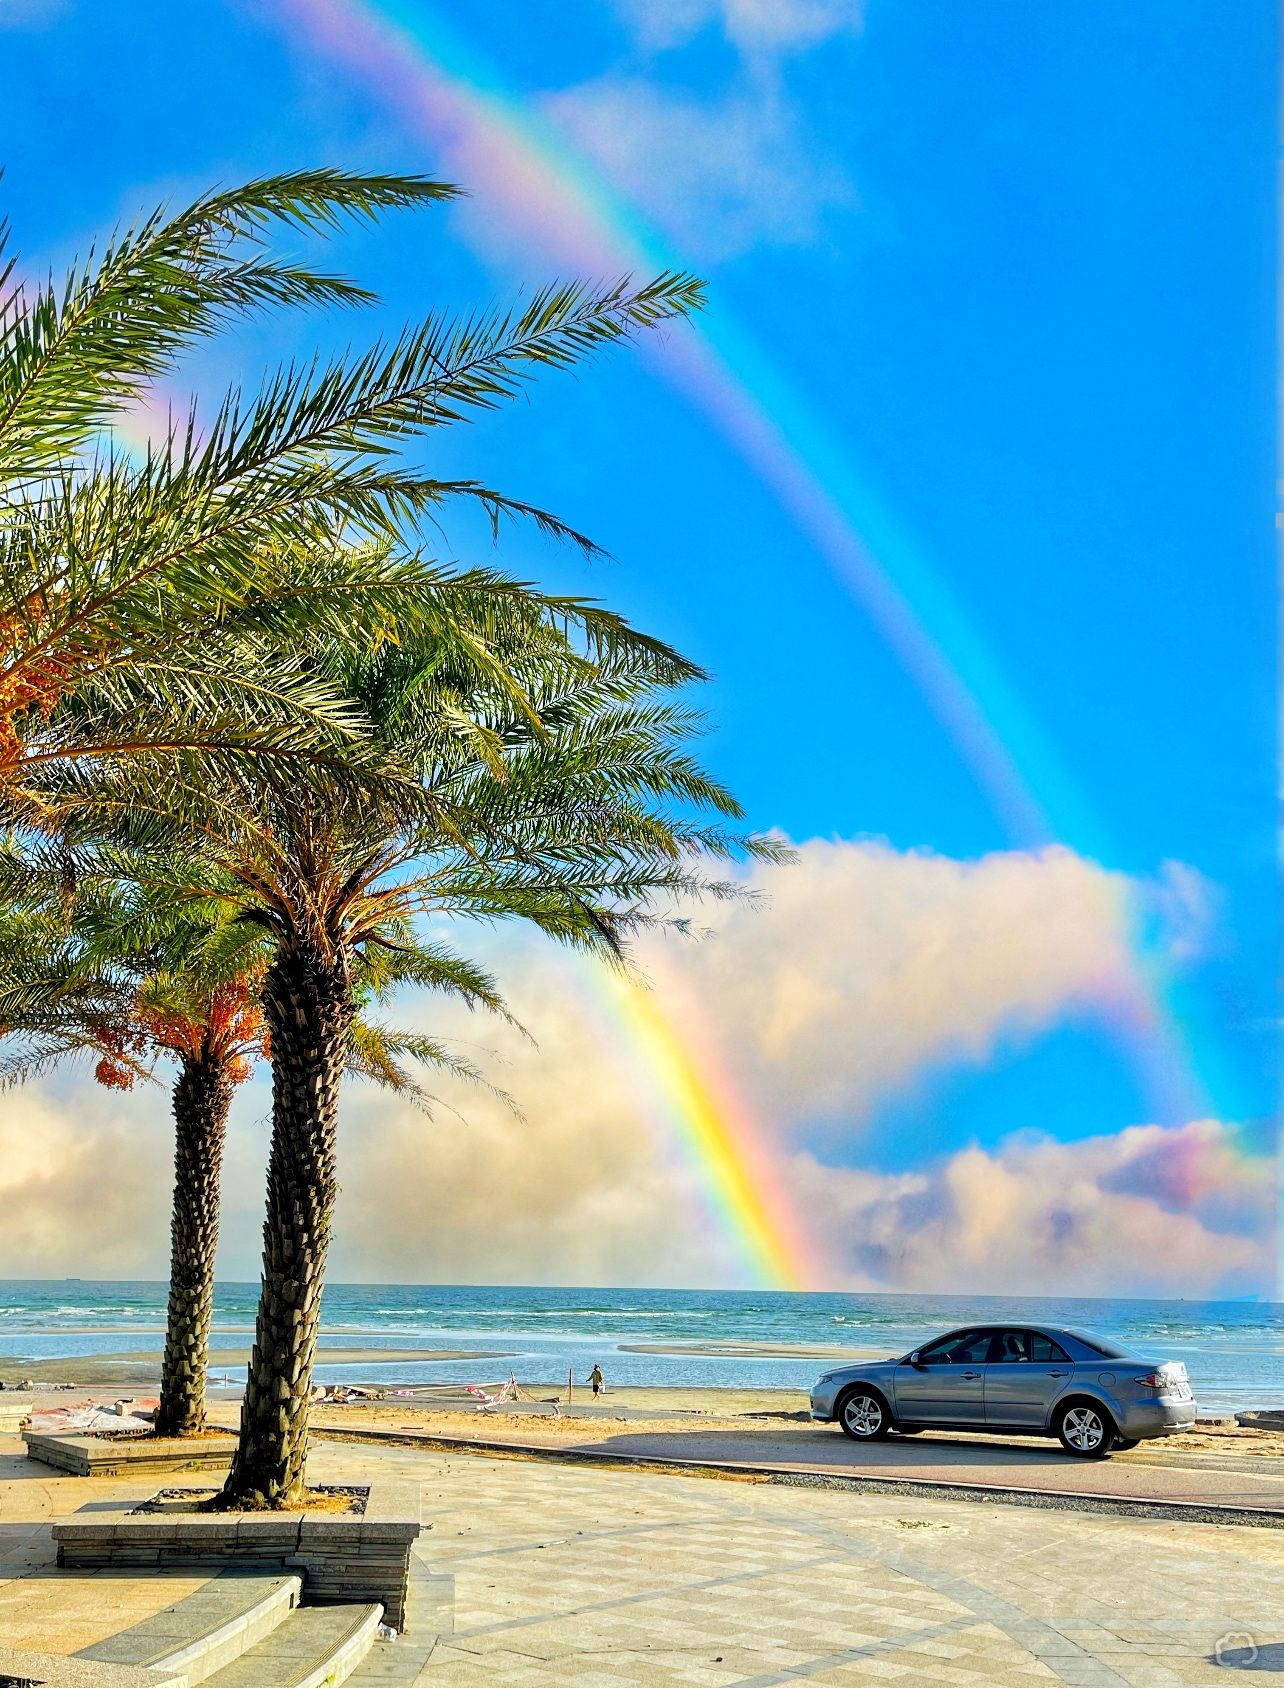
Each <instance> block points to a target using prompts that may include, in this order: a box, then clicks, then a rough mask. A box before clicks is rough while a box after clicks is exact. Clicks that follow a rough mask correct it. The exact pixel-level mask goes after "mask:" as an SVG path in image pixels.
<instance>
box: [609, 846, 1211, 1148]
mask: <svg viewBox="0 0 1284 1688" xmlns="http://www.w3.org/2000/svg"><path fill="white" fill-rule="evenodd" d="M1187 873H1188V879H1187V883H1186V895H1187V900H1188V902H1190V903H1191V904H1192V905H1193V902H1194V900H1195V899H1196V897H1197V895H1198V893H1197V890H1196V885H1197V876H1195V875H1194V874H1193V873H1191V872H1190V870H1187ZM1165 883H1166V882H1165ZM752 884H753V886H754V888H755V889H759V890H761V891H763V892H764V893H766V895H767V897H768V899H769V900H767V901H766V903H765V905H764V906H758V907H752V906H747V905H744V904H740V905H735V904H733V905H727V906H723V907H720V908H717V909H715V910H713V911H711V913H710V916H709V918H710V922H711V924H712V925H713V927H714V928H715V933H714V936H713V937H712V938H711V939H710V940H709V941H708V942H706V943H704V944H700V945H691V946H688V947H687V948H685V949H682V948H680V947H679V946H675V945H673V944H669V945H667V946H665V948H664V949H663V950H660V949H659V948H658V947H657V946H655V945H652V946H650V947H648V948H646V949H644V951H643V963H644V965H646V964H647V963H648V961H651V962H658V964H659V968H660V971H661V972H662V974H663V976H664V977H665V978H666V979H670V978H673V979H674V980H675V981H676V985H677V987H678V988H679V989H681V990H682V991H683V992H684V994H685V995H687V996H688V997H690V998H691V999H692V1001H693V1003H694V1005H695V1009H696V1010H699V1009H701V1008H703V1009H704V1011H705V1012H706V1013H707V1014H708V1015H709V1016H710V1021H711V1026H712V1029H713V1031H714V1035H715V1036H720V1037H722V1038H723V1039H724V1040H725V1043H724V1047H725V1048H726V1049H727V1051H728V1052H733V1053H734V1058H735V1066H736V1071H737V1075H738V1077H739V1078H740V1079H741V1081H742V1084H743V1086H744V1088H745V1089H746V1090H747V1092H748V1093H749V1094H751V1095H752V1096H753V1097H754V1098H755V1104H756V1106H757V1108H758V1110H759V1111H760V1112H761V1113H763V1114H764V1115H765V1116H766V1117H768V1118H770V1119H773V1120H777V1121H779V1122H780V1124H781V1126H782V1128H784V1129H786V1130H788V1129H790V1128H792V1127H794V1126H796V1125H798V1124H801V1123H804V1122H811V1121H814V1120H815V1118H816V1117H817V1116H818V1115H823V1116H827V1117H830V1118H832V1119H834V1120H836V1121H839V1122H841V1123H842V1125H843V1126H844V1128H849V1127H850V1125H851V1124H852V1122H853V1121H855V1120H859V1118H860V1117H861V1116H862V1115H863V1114H864V1113H866V1112H868V1110H869V1108H870V1107H871V1106H872V1105H874V1104H875V1103H876V1102H878V1101H879V1100H880V1099H881V1098H882V1097H883V1096H884V1095H886V1094H888V1093H889V1092H891V1091H894V1090H898V1089H901V1088H903V1087H904V1086H906V1085H909V1084H913V1083H914V1082H916V1081H918V1080H920V1079H921V1078H922V1077H923V1076H924V1074H925V1073H927V1072H929V1071H930V1070H931V1069H932V1068H934V1067H937V1066H941V1065H944V1064H957V1063H960V1062H962V1063H966V1064H968V1065H971V1066H982V1065H984V1064H985V1063H986V1062H987V1061H988V1060H989V1059H990V1057H991V1056H992V1054H993V1053H994V1050H995V1048H996V1047H997V1045H998V1044H999V1043H1000V1041H1001V1040H1017V1041H1027V1042H1028V1041H1029V1040H1030V1039H1032V1038H1033V1037H1035V1036H1037V1035H1038V1034H1039V1033H1041V1032H1042V1031H1044V1030H1046V1029H1048V1028H1049V1027H1051V1026H1053V1025H1055V1024H1058V1023H1061V1022H1063V1021H1065V1020H1067V1019H1071V1018H1085V1017H1100V1016H1103V1015H1104V1016H1106V1017H1114V1016H1116V1015H1119V1014H1122V1013H1125V1012H1129V1013H1130V1012H1132V1011H1134V1010H1135V1008H1136V1002H1135V996H1136V975H1135V970H1134V968H1133V964H1132V953H1131V943H1132V926H1133V923H1134V921H1135V918H1136V914H1137V911H1138V909H1139V908H1145V907H1146V906H1147V905H1148V904H1149V903H1150V902H1152V901H1153V900H1154V899H1155V898H1157V897H1160V896H1161V895H1163V894H1165V893H1164V892H1163V887H1157V886H1152V885H1149V884H1147V883H1143V882H1139V881H1134V880H1130V879H1129V878H1127V877H1126V876H1125V875H1123V874H1118V873H1111V872H1108V871H1107V870H1105V869H1104V868H1101V867H1099V866H1098V865H1097V864H1096V863H1094V862H1090V861H1087V860H1085V859H1084V858H1083V857H1081V856H1078V855H1076V854H1075V853H1074V852H1073V851H1071V850H1067V849H1063V848H1060V847H1054V848H1049V849H1045V850H1041V851H1037V852H1025V851H1007V852H996V853H994V854H991V855H988V856H984V857H982V858H981V859H979V860H977V861H956V860H953V859H951V858H949V857H946V856H939V855H934V854H931V853H929V852H923V851H904V852H902V851H897V850H893V849H891V848H890V847H889V846H887V845H885V844H879V843H873V842H869V843H850V842H844V841H833V842H827V841H825V840H821V839H813V840H811V841H809V842H808V843H806V844H804V845H803V846H802V848H801V851H800V859H799V861H798V863H797V864H796V865H794V866H792V867H789V868H784V869H781V868H773V867H764V868H759V869H758V870H756V872H755V873H754V874H753V876H752ZM1179 930H1180V934H1181V937H1182V941H1183V943H1185V944H1188V942H1189V934H1190V930H1191V925H1190V922H1189V921H1185V922H1183V923H1182V924H1181V926H1180V929H1179Z"/></svg>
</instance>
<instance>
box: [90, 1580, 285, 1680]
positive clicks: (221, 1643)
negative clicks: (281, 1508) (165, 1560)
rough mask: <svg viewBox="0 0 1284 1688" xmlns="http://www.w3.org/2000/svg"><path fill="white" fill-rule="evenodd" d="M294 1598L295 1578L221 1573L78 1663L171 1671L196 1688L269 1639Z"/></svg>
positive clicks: (102, 1643)
mask: <svg viewBox="0 0 1284 1688" xmlns="http://www.w3.org/2000/svg"><path fill="white" fill-rule="evenodd" d="M299 1593H300V1581H299V1578H298V1577H291V1576H285V1575H282V1574H281V1573H277V1574H275V1575H262V1574H258V1575H256V1574H254V1573H246V1572H233V1571H228V1572H224V1574H223V1575H222V1576H217V1577H211V1578H210V1580H209V1582H207V1583H206V1584H205V1586H204V1587H203V1588H199V1589H197V1590H196V1592H195V1593H194V1594H189V1595H187V1596H186V1597H185V1598H184V1599H182V1600H176V1601H175V1602H174V1604H173V1605H172V1606H167V1607H166V1608H165V1610H164V1611H163V1612H157V1613H156V1614H155V1615H154V1616H153V1617H150V1618H144V1620H143V1621H142V1623H138V1624H135V1625H134V1626H133V1627H132V1628H131V1629H125V1630H121V1632H120V1633H119V1634H118V1635H112V1636H109V1637H108V1638H107V1639H106V1640H105V1641H96V1642H95V1643H94V1644H93V1646H92V1647H85V1648H82V1649H81V1651H80V1653H78V1654H77V1657H78V1658H82V1659H93V1660H96V1661H97V1662H98V1663H100V1664H113V1665H136V1666H139V1667H151V1668H157V1669H159V1668H164V1669H167V1670H172V1671H174V1672H175V1673H181V1674H182V1675H183V1676H185V1677H186V1678H187V1680H188V1683H189V1684H190V1685H191V1688H195V1685H196V1684H197V1683H200V1682H204V1681H206V1680H207V1679H208V1678H209V1677H211V1676H213V1675H214V1673H215V1672H216V1671H221V1670H223V1669H224V1667H225V1666H227V1665H229V1664H231V1663H233V1661H234V1660H236V1659H238V1658H240V1656H241V1655H242V1654H243V1653H246V1652H248V1651H249V1650H250V1649H251V1648H253V1647H256V1646H258V1644H259V1643H260V1642H262V1641H264V1640H265V1639H266V1638H267V1637H269V1636H270V1635H271V1634H272V1632H273V1631H274V1630H275V1629H276V1628H277V1626H278V1625H279V1624H281V1623H282V1622H283V1621H284V1620H285V1619H286V1618H288V1617H289V1616H290V1613H291V1612H292V1611H293V1610H294V1609H295V1607H296V1606H297V1605H298V1603H299Z"/></svg>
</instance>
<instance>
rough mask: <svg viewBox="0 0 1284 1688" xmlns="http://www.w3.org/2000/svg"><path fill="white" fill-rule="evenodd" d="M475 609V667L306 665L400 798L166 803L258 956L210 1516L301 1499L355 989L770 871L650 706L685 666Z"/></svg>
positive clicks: (320, 794)
mask: <svg viewBox="0 0 1284 1688" xmlns="http://www.w3.org/2000/svg"><path fill="white" fill-rule="evenodd" d="M496 602H502V603H503V604H504V607H505V609H506V612H507V613H506V614H505V615H504V616H502V617H497V616H495V615H494V614H493V609H494V605H495V603H496ZM483 607H484V608H486V610H487V611H488V619H487V621H486V623H485V624H484V626H483V625H479V626H478V628H477V641H476V645H475V646H470V645H469V644H468V642H467V641H457V642H456V643H454V644H452V645H450V646H445V647H443V646H442V645H440V644H437V643H432V642H419V643H412V642H410V641H406V642H403V643H402V644H401V645H399V646H395V647H394V646H384V647H382V648H381V649H379V650H378V651H377V652H374V653H372V654H369V655H366V656H364V657H361V656H357V655H354V654H353V653H351V652H350V651H349V652H343V651H336V650H334V649H332V648H331V649H328V650H320V649H316V650H314V651H313V652H312V653H311V660H313V661H315V662H316V663H317V664H318V665H319V666H322V667H325V668H326V669H327V673H328V675H329V677H330V679H331V680H332V681H333V683H334V684H335V685H336V688H337V689H339V690H342V691H344V692H346V693H347V694H348V695H350V696H352V697H353V698H354V700H355V701H356V702H357V703H359V705H360V706H361V708H362V710H363V711H364V713H365V715H366V718H367V719H368V720H369V722H370V723H371V729H370V730H371V740H372V743H373V744H374V745H376V746H378V747H379V748H380V749H381V750H382V751H383V753H384V754H385V755H386V756H387V757H388V759H389V760H390V761H391V762H392V763H394V764H396V765H398V766H400V767H401V768H402V769H404V770H408V771H409V772H410V773H412V774H413V776H414V783H413V786H412V785H411V784H410V782H409V781H403V782H400V783H391V782H390V783H386V784H384V785H382V786H377V787H374V788H368V789H363V790H354V788H353V786H352V785H351V783H350V782H348V781H345V780H334V779H329V778H327V777H326V776H325V774H324V771H322V772H321V773H318V774H315V775H314V777H313V778H312V779H310V780H309V781H308V782H306V783H304V782H296V783H294V784H289V785H283V784H281V783H280V782H279V781H275V780H270V779H269V780H264V779H260V778H255V777H254V776H255V770H254V768H253V767H247V768H241V769H236V770H232V769H227V770H224V777H223V779H222V781H221V783H220V784H219V785H218V786H217V788H215V787H210V786H207V787H204V788H201V789H197V790H192V791H189V792H188V793H187V794H186V803H185V806H184V809H183V812H182V814H181V816H179V817H178V823H179V824H181V825H182V826H184V827H186V828H188V829H192V830H200V831H201V833H202V835H203V838H204V848H205V850H206V851H207V853H208V856H209V859H210V860H211V861H212V862H214V863H215V864H216V867H217V874H218V877H217V879H216V880H214V881H213V882H212V883H211V885H210V887H209V890H208V894H209V895H210V896H211V897H213V898H215V899H216V900H218V901H219V903H220V905H221V906H223V907H225V908H228V909H230V910H231V911H232V913H233V915H234V918H235V919H236V920H237V921H238V922H240V923H244V924H248V925H253V926H257V927H258V928H259V929H261V930H262V931H264V932H265V933H267V934H268V936H269V939H270V942H271V946H272V949H271V959H270V962H269V965H268V967H267V971H266V974H265V977H264V984H263V993H262V1005H263V1014H264V1019H265V1023H266V1027H267V1036H268V1041H269V1046H270V1051H271V1064H272V1145H271V1150H270V1157H269V1166H268V1192H267V1213H266V1218H265V1225H264V1267H263V1284H262V1293H261V1299H260V1304H259V1311H258V1318H257V1322H256V1332H255V1342H254V1349H253V1353H252V1356H251V1361H250V1370H249V1379H248V1384H247V1388H246V1394H245V1400H244V1403H243V1408H242V1416H241V1434H240V1441H239V1445H238V1450H237V1454H236V1457H235V1461H234V1464H233V1467H232V1470H231V1472H230V1474H229V1478H228V1482H227V1486H226V1488H225V1490H224V1494H223V1497H222V1502H223V1504H226V1505H252V1506H253V1505H260V1506H263V1505H266V1506H274V1505H281V1504H286V1503H289V1502H290V1501H291V1500H292V1499H294V1498H295V1496H296V1495H297V1493H298V1491H299V1489H300V1487H301V1484H302V1481H303V1470H304V1461H305V1457H306V1451H307V1421H308V1408H309V1402H310V1392H311V1387H310V1386H311V1368H312V1358H313V1354H314V1351H315V1346H316V1335H317V1327H318V1319H319V1314H320V1301H321V1291H322V1286H323V1282H324V1273H325V1261H326V1253H327V1249H328V1244H329V1237H330V1226H331V1219H332V1211H333V1205H334V1199H335V1193H336V1182H335V1178H336V1151H337V1109H338V1097H339V1088H340V1080H341V1078H342V1075H343V1071H344V1067H345V1060H346V1054H347V1051H348V1050H349V1049H350V1048H351V1047H352V1045H353V1040H354V1039H353V1028H354V1022H355V1018H356V1014H357V1010H358V1005H359V991H360V977H361V972H362V970H363V968H372V967H381V968H383V969H385V970H386V971H385V978H386V979H387V980H388V981H389V984H392V983H398V982H410V981H416V980H417V981H419V982H432V973H431V970H432V969H436V968H440V967H443V966H444V967H447V968H452V967H460V966H465V965H466V964H464V963H461V962H459V961H458V958H455V957H447V956H445V955H443V953H442V952H440V951H439V950H438V949H437V948H436V946H435V945H434V944H432V943H431V942H430V941H429V939H428V938H427V937H426V936H420V937H419V938H418V939H417V940H416V939H415V932H416V930H417V926H418V924H419V923H421V922H422V921H423V919H424V918H425V917H429V916H433V915H438V916H439V915H448V916H466V917H472V918H479V919H483V920H487V921H493V920H497V919H510V918H521V919H524V920H528V921H531V922H533V923H534V924H536V925H537V926H538V927H540V928H541V929H542V930H543V931H545V932H547V933H548V934H550V935H551V936H553V937H554V938H556V939H558V940H559V941H562V942H568V943H573V944H579V945H583V946H587V947H589V948H592V949H595V950H598V951H600V952H604V953H606V954H609V955H616V956H618V955H619V954H621V953H622V951H623V947H624V944H625V941H626V939H627V936H628V934H629V933H630V932H631V931H632V930H634V929H635V928H637V927H639V926H642V925H647V924H653V923H655V922H656V921H658V920H662V919H664V918H666V916H665V912H664V910H663V908H661V907H660V906H659V905H660V903H662V902H663V900H664V899H665V898H668V897H673V896H685V895H690V894H714V895H735V894H737V887H736V886H735V884H734V883H727V882H719V881H716V880H711V879H709V878H708V876H707V874H706V873H705V871H704V869H703V867H702V858H707V857H710V856H713V857H718V856H721V857H728V856H732V855H734V854H736V853H738V852H741V851H745V852H748V853H751V854H758V855H767V856H774V855H778V854H779V853H780V852H779V851H778V850H777V849H776V847H775V846H774V845H772V844H770V843H767V842H764V841H761V840H755V839H752V838H745V837H742V836H741V835H740V834H738V833H737V832H735V831H733V830H729V829H728V826H727V822H728V821H729V820H734V818H735V817H736V816H737V815H738V813H739V811H738V808H737V806H736V804H735V802H734V800H733V799H732V798H731V796H730V795H729V794H728V793H727V792H726V791H725V790H724V789H723V788H722V787H721V786H719V785H718V784H717V783H716V782H714V781H713V780H711V779H710V778H709V777H708V776H707V775H706V774H705V773H704V772H703V770H702V769H701V768H700V767H699V766H698V764H697V763H696V762H695V761H694V759H693V758H692V756H691V754H690V751H689V747H688V745H689V740H690V737H691V735H692V734H693V732H694V731H696V730H697V729H698V727H699V725H700V721H699V717H698V716H697V715H696V714H695V712H694V711H693V710H692V709H691V708H690V707H689V706H687V705H685V704H683V703H681V702H680V701H678V700H677V699H676V698H675V697H674V696H673V695H671V694H672V692H673V690H674V688H675V687H678V686H682V685H685V684H686V683H688V682H690V681H692V680H695V679H698V678H700V674H699V671H698V670H697V669H696V668H695V667H694V666H693V665H692V664H690V663H688V662H686V661H684V659H682V658H681V657H679V656H678V655H677V654H676V653H674V652H672V651H670V650H668V649H667V648H666V647H664V646H662V645H660V644H658V643H657V642H656V641H653V640H647V639H642V638H640V637H634V636H632V635H631V634H630V631H629V630H628V629H627V628H626V627H624V626H623V624H621V623H619V622H618V621H616V622H612V623H611V624H610V626H609V629H608V632H609V635H610V636H609V638H605V639H604V640H602V641H596V640H595V637H594V634H595V631H596V622H595V621H594V620H593V619H592V618H590V619H589V620H588V622H587V628H588V632H587V634H585V633H584V632H583V631H582V630H581V632H579V633H576V634H573V632H572V629H573V628H574V625H575V624H574V623H573V622H568V619H567V610H566V606H565V605H564V603H563V602H562V600H541V599H539V598H538V596H537V595H535V594H533V593H530V592H524V593H517V592H516V591H514V592H513V593H512V594H511V595H510V596H509V597H508V598H507V599H504V598H502V595H498V594H497V595H494V596H492V597H491V598H490V599H488V600H484V601H483ZM483 634H484V637H483ZM478 650H479V651H480V655H478V654H475V653H476V651H478ZM497 668H498V670H499V672H500V674H501V680H502V683H501V680H497V679H496V670H497ZM147 802H148V795H147V793H146V792H145V791H142V790H140V789H139V786H138V782H137V779H136V777H135V774H134V773H133V772H131V771H121V772H119V773H118V777H117V780H116V784H115V790H114V795H112V796H111V797H110V798H109V797H108V796H107V795H106V794H105V792H104V788H103V786H102V784H101V783H100V785H99V789H98V792H97V797H96V805H95V807H94V809H93V810H92V811H91V812H92V815H93V819H94V824H97V825H99V826H102V827H104V828H106V827H110V825H111V824H112V811H113V810H114V812H115V813H117V814H119V815H124V816H128V817H129V824H130V825H131V826H133V827H134V828H137V827H138V826H139V825H140V821H139V813H140V810H141V809H142V808H143V807H144V806H145V805H146V804H147ZM153 808H154V809H155V810H156V811H157V812H158V815H159V817H160V818H159V819H158V822H157V824H158V825H159V826H162V827H164V826H172V825H173V824H175V814H174V805H173V803H172V802H169V801H166V802H165V803H159V802H156V801H155V800H153ZM425 958H426V959H425Z"/></svg>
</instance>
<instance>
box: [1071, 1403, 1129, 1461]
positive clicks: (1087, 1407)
mask: <svg viewBox="0 0 1284 1688" xmlns="http://www.w3.org/2000/svg"><path fill="white" fill-rule="evenodd" d="M1115 1434H1116V1432H1115V1427H1114V1424H1113V1422H1112V1420H1111V1418H1110V1414H1109V1413H1108V1412H1106V1411H1105V1409H1104V1408H1102V1407H1098V1406H1097V1405H1096V1404H1095V1403H1094V1402H1092V1401H1071V1403H1070V1405H1069V1406H1067V1407H1063V1408H1062V1410H1061V1416H1060V1417H1059V1418H1058V1419H1057V1437H1058V1439H1059V1440H1060V1442H1061V1446H1062V1447H1063V1448H1064V1449H1065V1451H1066V1452H1067V1453H1068V1454H1074V1456H1075V1458H1076V1459H1101V1458H1103V1457H1104V1455H1106V1454H1108V1453H1109V1452H1110V1450H1111V1448H1112V1447H1113V1446H1114V1444H1115Z"/></svg>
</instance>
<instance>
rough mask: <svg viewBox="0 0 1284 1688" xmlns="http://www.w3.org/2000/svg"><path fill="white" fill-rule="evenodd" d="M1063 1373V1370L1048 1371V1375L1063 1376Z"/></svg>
mask: <svg viewBox="0 0 1284 1688" xmlns="http://www.w3.org/2000/svg"><path fill="white" fill-rule="evenodd" d="M1065 1375H1066V1374H1065V1373H1064V1372H1063V1371H1050V1372H1049V1373H1048V1376H1049V1377H1064V1376H1065Z"/></svg>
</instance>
